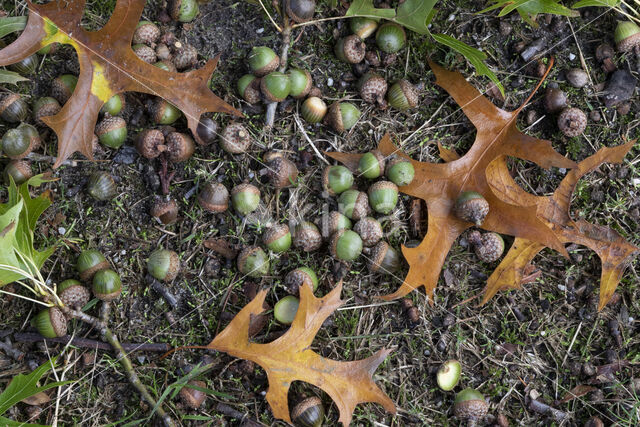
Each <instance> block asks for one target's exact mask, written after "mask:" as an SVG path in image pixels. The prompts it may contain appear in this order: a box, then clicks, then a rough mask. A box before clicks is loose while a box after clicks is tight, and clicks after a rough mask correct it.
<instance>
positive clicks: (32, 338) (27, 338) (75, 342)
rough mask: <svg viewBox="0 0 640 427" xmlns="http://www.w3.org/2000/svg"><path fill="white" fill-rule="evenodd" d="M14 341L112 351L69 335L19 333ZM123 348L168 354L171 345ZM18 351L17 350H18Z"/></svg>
mask: <svg viewBox="0 0 640 427" xmlns="http://www.w3.org/2000/svg"><path fill="white" fill-rule="evenodd" d="M13 339H14V340H16V342H40V341H44V342H46V343H58V344H67V343H69V341H71V345H72V346H75V347H82V348H97V349H99V350H111V349H112V348H111V345H109V344H107V343H105V342H102V341H97V340H92V339H88V338H78V337H74V338H73V339H71V337H70V336H69V335H66V336H64V337H59V338H45V337H43V336H42V335H40V334H36V333H33V332H17V333H15V334H14V335H13ZM1 347H2V342H0V348H1ZM122 348H124V349H125V351H126V352H127V353H132V352H134V351H153V352H157V353H161V352H166V351H169V350H170V349H171V346H170V345H169V344H164V343H142V344H136V343H122ZM16 351H17V350H16Z"/></svg>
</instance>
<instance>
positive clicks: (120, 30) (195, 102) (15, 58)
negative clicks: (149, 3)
mask: <svg viewBox="0 0 640 427" xmlns="http://www.w3.org/2000/svg"><path fill="white" fill-rule="evenodd" d="M85 2H86V0H74V1H66V0H54V1H52V2H50V3H47V4H35V3H33V2H31V1H27V5H28V7H29V18H28V20H27V26H26V28H25V29H24V31H23V32H22V34H21V35H20V36H19V37H18V38H17V39H16V41H14V42H13V43H11V44H10V45H9V46H7V47H6V48H4V49H2V50H0V65H10V64H13V63H16V62H19V61H21V60H22V59H24V58H26V57H28V56H29V55H32V54H33V53H35V52H36V51H38V50H39V49H41V48H42V47H44V46H47V45H49V44H52V43H62V44H69V45H71V46H73V47H74V49H75V50H76V52H77V54H78V61H79V63H80V75H79V76H78V83H77V85H76V89H75V91H74V93H73V96H72V97H71V98H70V99H69V100H68V101H67V102H66V103H65V105H64V106H63V107H62V110H61V111H60V112H59V113H58V114H56V115H55V116H48V117H43V118H42V120H43V122H45V123H46V124H47V125H48V126H49V127H51V128H52V129H53V130H54V131H55V132H56V134H57V136H58V158H57V161H56V163H55V165H54V167H58V166H60V164H62V162H63V161H64V160H65V159H67V158H68V157H70V156H71V155H72V154H73V153H74V152H76V151H78V152H80V153H82V154H83V155H85V156H86V157H87V158H89V159H93V148H92V138H93V132H94V128H95V125H96V121H97V118H98V113H99V111H100V108H102V105H103V104H104V103H105V102H106V101H108V100H109V99H110V98H111V97H112V96H113V95H115V94H118V93H122V92H143V93H148V94H152V95H156V96H160V97H162V98H164V99H165V100H167V101H168V102H170V103H171V104H173V105H175V106H176V107H177V108H179V109H180V110H181V111H182V112H183V113H184V115H185V116H186V117H187V120H188V123H189V128H190V129H191V131H192V133H193V135H194V137H195V138H196V139H197V140H199V136H198V133H197V132H196V129H197V126H198V122H199V120H200V116H201V115H202V114H203V113H205V112H223V113H228V114H234V115H237V116H240V115H241V113H240V112H239V111H237V110H236V109H235V108H233V107H232V106H230V105H229V104H227V103H226V102H224V101H223V100H222V99H220V98H218V97H217V96H215V95H214V94H213V92H212V91H211V90H210V89H209V87H208V85H207V82H208V80H209V77H210V76H211V74H212V73H213V71H214V69H215V68H216V65H217V63H218V59H219V56H218V57H216V58H215V59H212V60H209V61H208V62H207V64H206V65H205V66H204V67H202V68H200V69H198V70H194V71H190V72H187V73H174V72H168V71H164V70H162V69H160V68H158V67H155V66H153V65H151V64H147V63H146V62H144V61H142V60H141V59H140V58H138V56H137V55H136V54H135V53H134V52H133V50H132V49H131V40H132V38H133V33H134V31H135V29H136V25H137V24H138V21H139V19H140V16H141V15H142V10H143V8H144V5H145V3H146V0H118V1H117V3H116V7H115V10H114V12H113V14H112V15H111V18H110V19H109V22H107V24H106V25H105V26H104V27H103V28H101V29H100V30H98V31H87V30H85V29H84V28H82V26H81V20H82V15H83V12H84V7H85Z"/></svg>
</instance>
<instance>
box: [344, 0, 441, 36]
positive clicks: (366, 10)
mask: <svg viewBox="0 0 640 427" xmlns="http://www.w3.org/2000/svg"><path fill="white" fill-rule="evenodd" d="M437 2H438V0H405V1H403V2H402V3H400V5H399V6H398V9H397V10H395V9H389V8H387V9H377V8H375V7H374V6H373V0H355V1H353V2H352V3H351V6H349V10H347V13H346V14H345V16H346V17H365V18H373V19H380V18H382V19H387V20H389V21H392V22H395V23H396V24H399V25H402V26H403V27H405V28H407V29H409V30H411V31H415V32H416V33H419V34H428V33H429V29H428V28H427V26H428V25H429V22H431V18H433V14H432V10H433V6H435V4H436V3H437Z"/></svg>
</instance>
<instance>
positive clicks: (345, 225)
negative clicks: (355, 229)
mask: <svg viewBox="0 0 640 427" xmlns="http://www.w3.org/2000/svg"><path fill="white" fill-rule="evenodd" d="M350 228H351V220H350V219H349V218H347V217H346V216H345V215H343V214H341V213H340V212H337V211H333V212H331V213H330V214H329V218H328V221H327V232H326V235H327V236H331V235H333V233H335V232H336V231H338V230H342V229H350Z"/></svg>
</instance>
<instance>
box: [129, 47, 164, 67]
mask: <svg viewBox="0 0 640 427" xmlns="http://www.w3.org/2000/svg"><path fill="white" fill-rule="evenodd" d="M131 49H133V53H135V54H136V56H137V57H138V58H140V59H142V60H143V61H144V62H146V63H147V64H155V62H156V61H157V60H158V57H157V56H156V51H155V50H154V49H152V48H151V47H149V46H147V45H146V44H142V43H140V44H134V45H133V46H131Z"/></svg>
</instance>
